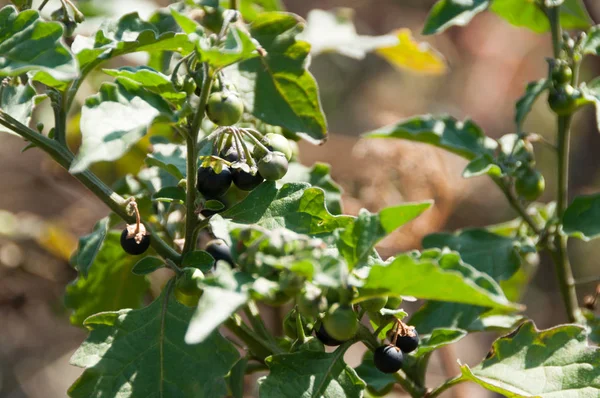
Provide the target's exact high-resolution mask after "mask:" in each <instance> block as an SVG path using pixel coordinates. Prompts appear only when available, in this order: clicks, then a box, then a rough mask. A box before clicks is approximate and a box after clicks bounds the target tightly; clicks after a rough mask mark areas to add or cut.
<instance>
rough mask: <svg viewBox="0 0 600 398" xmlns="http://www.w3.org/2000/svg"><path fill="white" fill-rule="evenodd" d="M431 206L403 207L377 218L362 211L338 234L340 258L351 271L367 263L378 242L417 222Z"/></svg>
mask: <svg viewBox="0 0 600 398" xmlns="http://www.w3.org/2000/svg"><path fill="white" fill-rule="evenodd" d="M432 204H433V202H431V201H428V202H422V203H404V204H401V205H398V206H393V207H388V208H385V209H383V210H381V211H380V212H379V213H376V214H373V213H370V212H369V211H368V210H366V209H361V210H360V212H359V213H358V217H357V218H356V219H355V220H354V222H353V223H352V224H350V225H348V226H347V227H346V228H345V229H344V230H343V231H342V232H341V233H340V236H339V240H338V249H339V251H340V254H341V255H342V256H344V258H345V259H346V262H347V263H348V266H349V267H350V268H353V267H355V266H356V265H358V264H361V263H364V262H366V261H367V258H368V256H369V255H370V254H371V252H372V251H373V248H374V247H375V245H376V244H377V242H379V241H380V240H381V239H383V238H384V237H386V236H387V235H389V234H390V233H392V232H393V231H395V230H396V229H397V228H400V227H401V226H402V225H404V224H406V223H408V222H410V221H412V220H414V219H415V218H417V217H418V216H419V215H421V214H422V213H423V212H424V211H425V210H427V209H429V208H430V207H431V205H432Z"/></svg>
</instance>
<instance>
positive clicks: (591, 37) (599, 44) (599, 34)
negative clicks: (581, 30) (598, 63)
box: [582, 25, 600, 55]
mask: <svg viewBox="0 0 600 398" xmlns="http://www.w3.org/2000/svg"><path fill="white" fill-rule="evenodd" d="M582 47H583V53H584V54H592V55H600V25H596V26H592V27H591V28H590V30H589V31H588V32H587V36H586V38H585V40H584V41H583V44H582Z"/></svg>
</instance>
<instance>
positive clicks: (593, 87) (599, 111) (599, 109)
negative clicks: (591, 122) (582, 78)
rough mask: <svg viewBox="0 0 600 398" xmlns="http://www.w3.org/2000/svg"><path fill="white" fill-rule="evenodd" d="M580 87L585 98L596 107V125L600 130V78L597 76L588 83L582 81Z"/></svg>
mask: <svg viewBox="0 0 600 398" xmlns="http://www.w3.org/2000/svg"><path fill="white" fill-rule="evenodd" d="M580 89H581V93H582V94H583V97H584V98H585V100H587V101H588V103H592V104H593V105H594V107H595V108H596V125H597V128H598V130H600V78H595V79H594V80H592V81H590V82H589V83H587V84H585V83H582V84H581V87H580Z"/></svg>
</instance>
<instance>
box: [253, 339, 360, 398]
mask: <svg viewBox="0 0 600 398" xmlns="http://www.w3.org/2000/svg"><path fill="white" fill-rule="evenodd" d="M345 352H346V349H345V348H344V347H343V346H342V347H340V348H338V349H336V350H335V351H334V352H332V353H327V352H318V351H308V350H305V351H300V352H296V353H292V354H279V355H273V356H271V357H268V358H267V361H266V362H267V366H268V367H269V370H270V373H269V374H268V375H267V376H266V377H265V378H264V379H263V380H262V381H261V383H260V387H259V394H260V397H261V398H297V397H298V396H299V394H300V395H302V397H306V398H338V397H347V398H354V397H356V398H358V397H362V394H363V390H364V388H365V383H364V382H363V381H362V380H361V379H360V377H358V375H357V374H356V371H355V370H354V369H352V368H351V367H349V366H348V365H346V363H345V362H344V353H345ZM307 370H309V371H307Z"/></svg>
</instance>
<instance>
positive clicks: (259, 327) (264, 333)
mask: <svg viewBox="0 0 600 398" xmlns="http://www.w3.org/2000/svg"><path fill="white" fill-rule="evenodd" d="M244 313H245V314H246V316H247V317H248V320H249V321H250V324H251V325H252V328H253V329H254V331H255V332H256V333H258V334H259V335H260V336H261V337H262V338H263V339H265V340H267V341H269V342H271V343H273V344H276V342H275V341H274V340H273V336H271V333H269V331H268V330H267V327H266V326H265V323H264V322H263V320H262V318H261V316H260V311H259V310H258V307H257V306H256V303H255V302H254V301H252V300H251V301H249V302H248V304H247V305H246V306H245V307H244Z"/></svg>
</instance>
